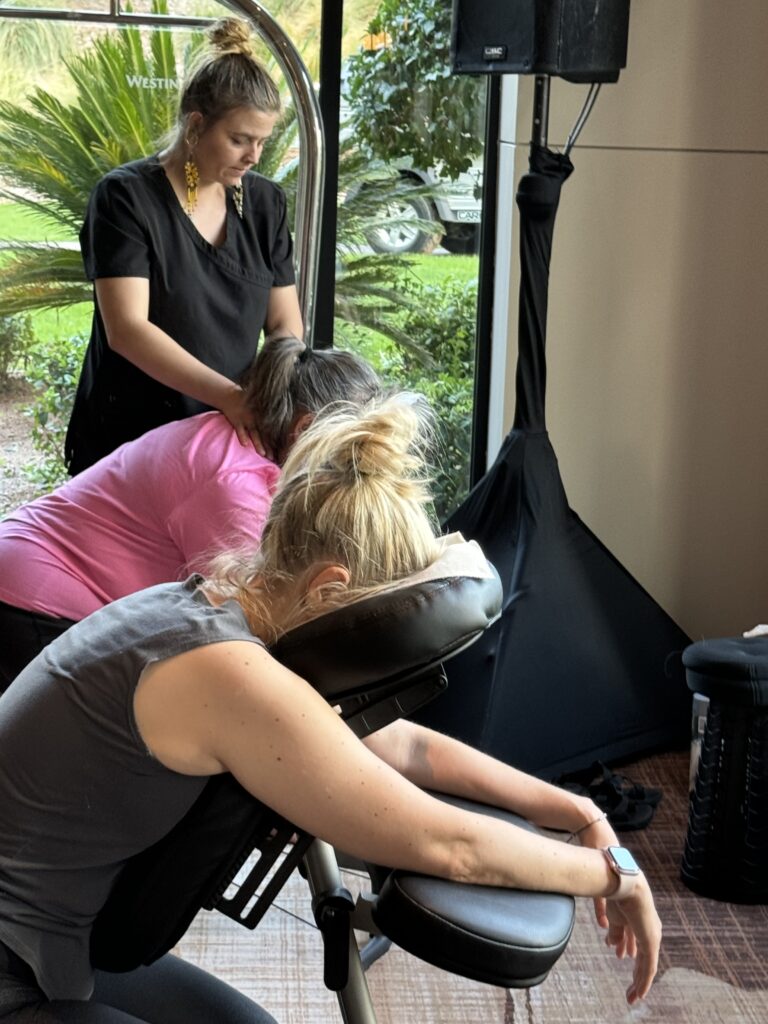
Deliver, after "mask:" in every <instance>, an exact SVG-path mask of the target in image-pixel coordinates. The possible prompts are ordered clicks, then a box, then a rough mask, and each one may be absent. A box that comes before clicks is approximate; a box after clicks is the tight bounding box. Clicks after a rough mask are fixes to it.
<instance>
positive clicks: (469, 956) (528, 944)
mask: <svg viewBox="0 0 768 1024" xmlns="http://www.w3.org/2000/svg"><path fill="white" fill-rule="evenodd" d="M436 795H438V794H436ZM440 799H444V800H446V801H447V802H449V803H452V804H455V805H456V806H459V807H464V808H466V809H467V810H471V811H475V812H479V813H485V814H491V815H493V816H494V817H497V818H502V819H503V820H506V821H510V822H513V823H514V824H516V825H519V826H521V827H522V828H527V829H530V830H531V831H535V827H534V826H532V825H531V824H530V823H529V822H526V821H524V820H523V819H521V818H518V817H517V816H516V815H514V814H510V813H509V812H507V811H502V810H499V809H498V808H491V807H486V806H485V805H483V804H476V803H473V802H472V801H470V800H460V799H458V798H454V797H444V796H442V795H440ZM373 917H374V920H375V922H376V924H377V925H378V927H379V928H380V929H381V930H382V932H383V933H384V934H385V935H386V936H387V937H388V938H390V939H392V941H393V942H395V943H397V945H398V946H400V947H401V948H403V949H405V950H406V951H407V952H409V953H412V954H413V955H414V956H417V957H419V958H420V959H422V960H426V961H427V962H428V963H431V964H434V965H435V966H436V967H441V968H443V970H447V971H451V972H452V973H453V974H460V975H462V976H463V977H465V978H472V979H473V980H475V981H482V982H485V983H486V984H490V985H502V986H504V987H506V988H528V987H530V986H531V985H538V984H539V983H540V982H542V981H543V980H544V978H545V977H546V976H547V974H548V973H549V971H550V970H551V968H552V967H553V965H554V964H555V962H556V961H557V960H558V958H559V957H560V956H561V954H562V953H563V951H564V949H565V947H566V944H567V942H568V939H569V938H570V936H571V931H572V930H573V922H574V917H575V904H574V900H573V897H572V896H565V895H561V894H559V893H549V892H527V891H523V890H519V889H501V888H496V887H493V886H482V885H464V884H460V883H457V882H449V881H445V880H443V879H439V878H430V877H428V876H425V875H417V874H413V873H410V872H405V871H393V872H392V873H391V874H390V875H389V877H388V878H387V880H386V882H385V883H384V886H383V887H382V889H381V893H380V895H379V899H378V901H377V902H376V904H375V906H374V908H373Z"/></svg>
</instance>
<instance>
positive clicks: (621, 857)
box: [608, 846, 640, 874]
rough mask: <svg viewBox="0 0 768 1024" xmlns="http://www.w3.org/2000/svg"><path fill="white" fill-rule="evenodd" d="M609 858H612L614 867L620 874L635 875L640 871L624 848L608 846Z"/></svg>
mask: <svg viewBox="0 0 768 1024" xmlns="http://www.w3.org/2000/svg"><path fill="white" fill-rule="evenodd" d="M608 849H609V850H610V853H611V856H612V857H613V859H614V861H615V863H616V867H617V868H618V869H619V871H621V872H626V873H627V874H635V873H636V872H638V871H639V870H640V868H639V867H638V864H637V861H636V860H635V858H634V857H633V856H632V854H631V853H630V852H629V850H627V849H626V847H624V846H609V847H608Z"/></svg>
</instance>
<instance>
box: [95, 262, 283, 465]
mask: <svg viewBox="0 0 768 1024" xmlns="http://www.w3.org/2000/svg"><path fill="white" fill-rule="evenodd" d="M95 287H96V298H97V301H98V303H99V310H100V311H101V316H102V319H103V320H104V326H105V328H106V332H107V340H108V341H109V347H110V348H111V349H112V350H113V351H115V352H117V353H118V354H119V355H121V356H123V358H124V359H127V360H128V361H129V362H131V363H133V364H134V366H137V367H138V368H139V369H140V370H143V371H144V373H146V374H147V375H148V376H150V377H152V378H154V379H155V380H157V381H159V382H160V383H161V384H164V385H166V387H169V388H173V389H174V390H175V391H180V392H181V393H182V394H184V395H189V397H190V398H194V399H196V400H197V401H198V402H204V403H205V404H206V405H210V406H212V407H213V408H214V409H219V410H220V411H221V412H223V413H224V415H225V416H226V417H227V419H228V420H229V421H230V423H231V424H232V426H233V427H234V428H235V430H236V431H237V436H238V438H239V440H240V443H241V444H249V443H251V441H253V444H254V447H255V448H256V450H257V451H259V452H260V454H264V449H263V445H261V441H260V439H259V437H258V432H257V431H255V429H254V427H253V425H252V424H251V422H250V419H249V414H248V412H247V409H246V406H245V401H244V392H243V389H242V388H241V387H240V386H239V385H238V384H236V383H235V382H234V381H232V380H230V379H229V378H228V377H225V376H224V375H223V374H221V373H218V372H217V371H216V370H213V369H211V368H210V367H209V366H206V365H205V363H203V362H201V361H200V360H199V359H197V358H195V356H193V355H191V354H190V353H189V352H187V351H186V350H185V349H183V348H182V347H181V345H179V344H178V342H176V341H174V339H173V338H172V337H171V336H170V335H169V334H166V332H165V331H163V330H161V329H160V328H159V327H157V326H155V324H153V323H151V322H150V320H149V281H148V280H147V279H146V278H143V277H107V278H99V279H98V280H97V281H96V283H95Z"/></svg>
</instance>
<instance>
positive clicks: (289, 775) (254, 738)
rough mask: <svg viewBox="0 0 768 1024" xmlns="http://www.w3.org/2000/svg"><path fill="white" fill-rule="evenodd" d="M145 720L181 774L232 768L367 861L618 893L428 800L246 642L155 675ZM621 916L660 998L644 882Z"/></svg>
mask: <svg viewBox="0 0 768 1024" xmlns="http://www.w3.org/2000/svg"><path fill="white" fill-rule="evenodd" d="M136 716H137V722H138V725H139V729H140V731H141V733H142V736H143V737H144V740H145V742H146V743H147V745H148V747H149V748H150V749H151V750H152V751H153V753H154V754H155V756H156V757H158V759H159V760H160V761H161V762H162V763H164V764H166V765H167V766H168V767H169V768H172V769H173V770H175V771H181V772H186V773H188V774H210V773H214V772H218V771H222V770H227V771H231V772H232V773H233V774H234V775H235V776H236V777H237V778H238V779H239V781H240V782H241V783H242V784H243V785H244V786H245V787H246V789H248V790H249V791H250V792H252V793H253V794H254V795H255V796H257V797H258V798H259V799H261V800H263V801H264V802H265V803H267V804H268V805H269V806H271V807H273V808H274V809H275V810H277V811H278V812H279V813H281V814H283V815H284V816H285V817H287V818H288V819H289V820H291V821H293V822H295V823H296V824H297V825H298V826H300V827H301V828H304V829H306V830H307V831H309V832H311V833H312V834H314V835H318V836H320V837H321V838H324V839H327V840H328V841H329V842H331V843H333V844H334V845H337V846H340V847H341V848H343V849H345V850H347V851H348V852H350V853H352V854H355V855H357V856H359V857H363V858H366V859H370V860H374V861H377V862H379V863H383V864H390V865H392V866H396V867H403V868H406V869H410V870H415V871H420V872H425V873H428V874H434V875H438V876H441V877H445V878H452V879H455V880H460V881H466V882H472V883H478V884H486V885H501V886H508V887H516V888H522V889H539V890H546V891H556V892H567V893H572V894H573V895H577V896H609V895H610V894H611V893H612V892H614V891H615V889H616V878H615V876H614V875H613V874H612V872H611V870H610V868H609V867H608V865H607V863H606V861H605V858H604V857H603V855H602V854H601V853H600V852H599V851H597V850H593V849H583V848H580V847H578V846H567V845H565V844H564V843H561V842H557V841H555V840H551V839H548V838H545V837H543V836H539V835H534V834H531V833H528V832H526V831H524V830H522V829H519V828H516V827H515V826H514V825H510V824H508V823H505V822H500V821H498V820H496V819H493V818H490V817H486V816H484V815H477V814H472V813H469V812H465V811H462V810H459V809H457V808H454V807H451V806H449V805H446V804H444V803H442V802H441V801H438V800H435V799H433V798H432V797H430V796H429V795H428V794H426V793H424V792H423V791H422V790H421V789H419V788H417V787H416V786H415V785H413V783H412V782H410V781H409V780H408V779H406V778H405V777H404V776H402V775H401V774H399V772H397V771H396V770H395V769H394V768H392V767H391V766H390V765H389V764H387V763H385V762H384V761H383V760H382V759H381V758H380V757H378V756H376V754H374V753H373V751H371V750H369V749H368V748H367V747H366V746H365V745H364V744H362V743H361V742H360V741H359V740H357V738H356V737H355V736H354V735H353V734H352V732H351V731H350V730H349V729H348V728H347V726H346V725H345V724H344V723H343V722H342V721H341V720H340V719H339V718H338V716H337V715H336V714H335V713H334V712H333V711H332V710H331V709H330V708H329V707H328V705H327V704H326V703H325V701H324V700H323V699H322V698H321V697H320V696H319V695H318V694H317V693H315V691H314V690H312V689H311V687H310V686H309V685H308V684H307V683H305V682H304V681H303V680H301V679H299V678H298V677H297V676H295V675H294V674H293V673H291V672H289V671H288V670H287V669H285V668H284V667H283V666H281V665H279V664H278V663H277V662H275V661H274V660H273V659H272V658H271V657H270V656H269V655H268V654H267V652H266V651H264V650H263V649H262V648H260V647H258V646H256V645H253V644H249V643H247V642H245V641H242V642H240V641H238V642H230V643H221V644H216V645H212V646H209V647H204V648H198V649H196V650H194V651H190V652H187V653H186V654H183V655H179V656H177V657H175V658H171V659H169V660H168V661H165V662H161V663H159V664H157V665H154V666H152V667H151V668H150V669H149V670H148V671H147V672H145V674H144V677H143V679H142V682H141V683H140V686H139V688H138V690H137V696H136ZM520 786H521V787H522V783H520ZM620 907H621V910H622V913H625V914H626V915H627V916H628V920H627V922H626V925H616V929H618V930H617V931H615V932H614V941H613V943H612V944H614V945H617V948H618V943H619V942H622V943H623V944H624V945H626V948H627V951H628V952H633V951H634V945H633V943H637V944H638V945H639V949H638V951H637V952H638V956H637V961H636V968H635V979H634V981H633V985H632V987H631V989H630V992H629V993H628V998H630V1000H631V1001H634V999H636V998H638V997H641V996H642V995H644V994H645V992H646V991H647V990H648V988H649V987H650V984H651V981H652V979H653V976H654V974H655V971H656V962H657V955H658V944H659V939H660V925H659V923H658V917H657V916H656V914H655V910H654V908H653V900H652V897H651V895H650V890H649V889H648V886H647V883H646V882H645V880H644V878H642V876H641V877H640V880H639V882H638V885H637V886H636V888H635V891H634V892H633V894H632V896H631V898H630V899H628V900H625V901H623V902H622V903H621V905H620ZM619 933H620V934H619ZM627 936H630V937H631V941H630V938H628V937H627Z"/></svg>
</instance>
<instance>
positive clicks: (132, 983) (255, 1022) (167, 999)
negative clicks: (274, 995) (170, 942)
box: [0, 943, 276, 1024]
mask: <svg viewBox="0 0 768 1024" xmlns="http://www.w3.org/2000/svg"><path fill="white" fill-rule="evenodd" d="M0 1021H3V1022H4V1024H6V1022H7V1024H276V1022H275V1019H274V1017H272V1016H271V1014H269V1013H267V1012H266V1010H262V1008H261V1007H260V1006H258V1005H257V1004H256V1003H254V1002H253V1001H252V1000H251V999H248V998H247V996H244V995H243V994H242V993H241V992H238V991H237V989H234V988H232V986H231V985H227V984H226V982H223V981H221V980H220V979H219V978H215V977H214V976H213V975H212V974H207V973H206V972H205V971H202V970H200V968H199V967H195V966H194V964H189V963H186V962H185V961H184V960H180V959H179V958H178V957H175V956H171V955H170V954H167V955H166V956H164V957H162V958H161V959H160V960H158V961H157V962H156V963H154V964H152V965H151V966H150V967H140V968H139V969H138V970H137V971H130V972H128V973H126V974H107V973H106V972H104V971H97V972H96V987H95V989H94V993H93V995H92V996H91V998H90V1000H88V1001H87V1002H80V1001H78V1000H74V999H55V1000H52V1001H51V1000H47V999H46V998H45V995H44V994H43V992H42V990H41V989H40V988H39V986H38V985H37V982H36V981H35V977H34V974H33V973H32V970H31V968H30V967H28V966H27V964H26V963H24V961H23V960H21V959H20V958H19V957H17V956H16V955H15V954H14V953H12V952H11V951H10V950H9V949H8V948H7V947H6V946H3V945H2V944H1V943H0Z"/></svg>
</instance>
